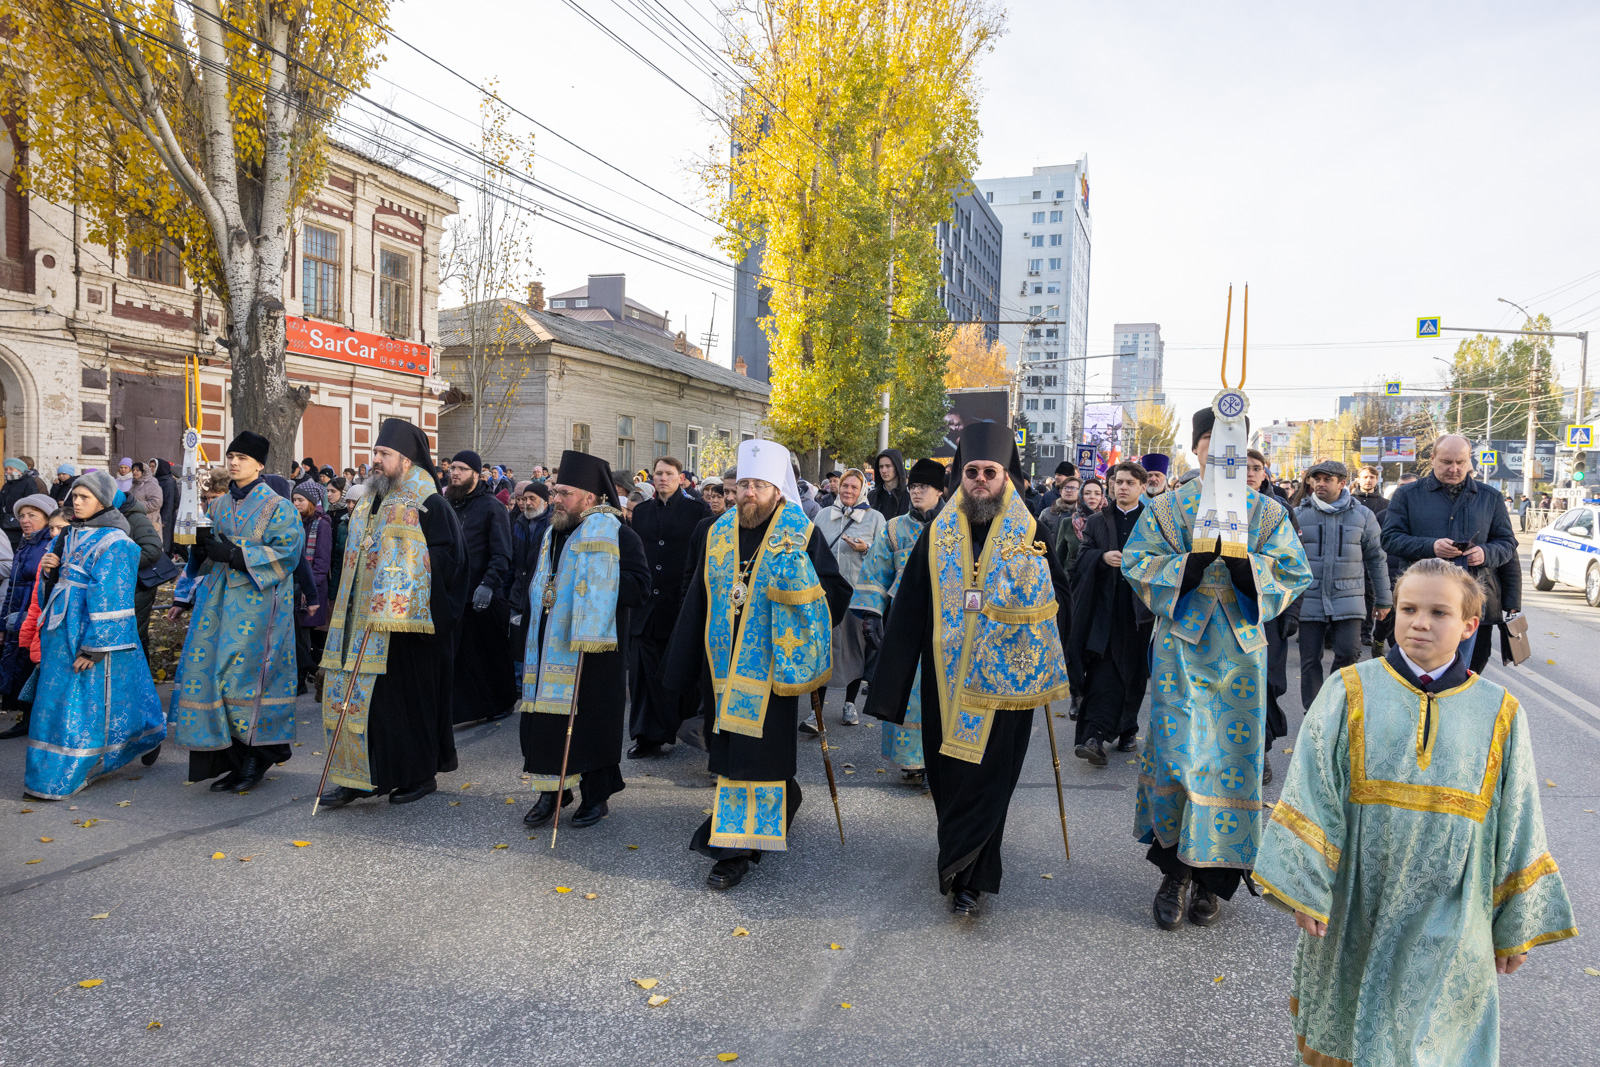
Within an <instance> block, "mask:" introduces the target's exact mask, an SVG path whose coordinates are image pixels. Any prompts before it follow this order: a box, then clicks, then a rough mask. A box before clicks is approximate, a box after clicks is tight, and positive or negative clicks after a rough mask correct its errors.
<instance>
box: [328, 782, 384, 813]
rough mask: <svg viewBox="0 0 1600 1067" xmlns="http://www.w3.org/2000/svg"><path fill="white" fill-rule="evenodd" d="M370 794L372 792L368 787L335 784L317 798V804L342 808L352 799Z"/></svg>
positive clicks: (358, 798)
mask: <svg viewBox="0 0 1600 1067" xmlns="http://www.w3.org/2000/svg"><path fill="white" fill-rule="evenodd" d="M372 795H374V794H373V791H372V790H370V789H351V788H350V787H349V786H347V785H336V786H334V787H333V788H332V789H330V790H328V791H327V792H326V793H324V794H322V796H321V797H320V798H318V800H317V806H318V807H320V808H342V807H344V806H345V805H346V804H349V803H351V802H352V801H356V800H360V799H361V798H362V797H370V796H372Z"/></svg>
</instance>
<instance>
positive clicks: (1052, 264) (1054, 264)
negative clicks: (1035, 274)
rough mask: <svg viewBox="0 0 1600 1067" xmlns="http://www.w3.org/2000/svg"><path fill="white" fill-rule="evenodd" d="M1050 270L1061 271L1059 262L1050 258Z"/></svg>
mask: <svg viewBox="0 0 1600 1067" xmlns="http://www.w3.org/2000/svg"><path fill="white" fill-rule="evenodd" d="M1050 269H1051V270H1060V269H1061V260H1059V259H1055V258H1052V259H1051V260H1050Z"/></svg>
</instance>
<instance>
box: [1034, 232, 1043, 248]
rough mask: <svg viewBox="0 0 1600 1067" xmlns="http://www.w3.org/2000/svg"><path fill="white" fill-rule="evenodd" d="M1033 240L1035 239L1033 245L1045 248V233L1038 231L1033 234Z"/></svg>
mask: <svg viewBox="0 0 1600 1067" xmlns="http://www.w3.org/2000/svg"><path fill="white" fill-rule="evenodd" d="M1032 240H1033V247H1035V248H1043V247H1044V234H1042V233H1036V234H1034V235H1033V238H1032Z"/></svg>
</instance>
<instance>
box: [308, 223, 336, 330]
mask: <svg viewBox="0 0 1600 1067" xmlns="http://www.w3.org/2000/svg"><path fill="white" fill-rule="evenodd" d="M339 275H340V270H339V235H338V234H337V233H334V232H333V231H332V230H324V229H322V228H321V227H318V226H307V227H306V250H305V255H304V256H302V257H301V260H300V294H301V296H302V297H303V298H304V304H305V313H306V314H307V315H314V316H316V317H317V318H319V319H331V320H333V321H334V322H338V321H339Z"/></svg>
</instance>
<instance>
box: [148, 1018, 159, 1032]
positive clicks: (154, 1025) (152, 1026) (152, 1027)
mask: <svg viewBox="0 0 1600 1067" xmlns="http://www.w3.org/2000/svg"><path fill="white" fill-rule="evenodd" d="M145 1029H146V1030H159V1029H161V1020H160V1019H151V1020H150V1025H149V1026H147V1027H145Z"/></svg>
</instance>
